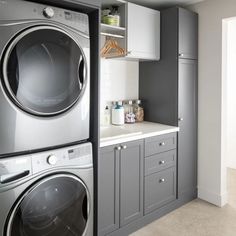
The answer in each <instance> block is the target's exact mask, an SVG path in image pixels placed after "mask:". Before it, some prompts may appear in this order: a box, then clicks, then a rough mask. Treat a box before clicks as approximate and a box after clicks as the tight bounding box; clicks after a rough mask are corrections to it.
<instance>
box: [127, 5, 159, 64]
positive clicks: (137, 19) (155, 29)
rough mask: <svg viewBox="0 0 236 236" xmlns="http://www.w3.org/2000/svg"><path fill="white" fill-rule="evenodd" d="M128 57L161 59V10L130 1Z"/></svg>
mask: <svg viewBox="0 0 236 236" xmlns="http://www.w3.org/2000/svg"><path fill="white" fill-rule="evenodd" d="M127 17H128V20H127V39H128V40H127V48H128V52H129V54H128V57H132V58H139V59H152V60H159V59H160V12H159V11H155V10H153V9H149V8H146V7H142V6H138V5H136V4H133V3H128V14H127Z"/></svg>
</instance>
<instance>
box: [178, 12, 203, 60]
mask: <svg viewBox="0 0 236 236" xmlns="http://www.w3.org/2000/svg"><path fill="white" fill-rule="evenodd" d="M197 48H198V15H197V14H196V13H194V12H191V11H188V10H185V9H183V8H179V57H180V58H188V59H197V57H198V55H197V54H198V50H197Z"/></svg>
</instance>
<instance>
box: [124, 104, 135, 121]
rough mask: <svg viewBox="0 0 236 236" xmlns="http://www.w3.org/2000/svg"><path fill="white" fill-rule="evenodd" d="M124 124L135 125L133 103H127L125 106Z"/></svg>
mask: <svg viewBox="0 0 236 236" xmlns="http://www.w3.org/2000/svg"><path fill="white" fill-rule="evenodd" d="M125 123H127V124H133V123H135V115H134V109H133V101H132V100H130V101H128V104H126V106H125Z"/></svg>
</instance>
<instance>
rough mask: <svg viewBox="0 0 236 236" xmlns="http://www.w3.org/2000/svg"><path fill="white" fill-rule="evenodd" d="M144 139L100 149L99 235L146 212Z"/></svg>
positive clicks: (111, 230)
mask: <svg viewBox="0 0 236 236" xmlns="http://www.w3.org/2000/svg"><path fill="white" fill-rule="evenodd" d="M143 157H144V153H143V140H138V141H134V142H128V143H124V144H120V145H116V146H109V147H104V148H101V151H100V157H99V160H98V235H107V234H109V233H111V232H113V231H115V230H116V229H118V228H120V227H123V226H125V225H127V224H129V223H130V222H132V221H134V220H136V219H138V218H139V217H142V215H143V162H144V161H143Z"/></svg>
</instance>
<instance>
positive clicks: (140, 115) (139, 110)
mask: <svg viewBox="0 0 236 236" xmlns="http://www.w3.org/2000/svg"><path fill="white" fill-rule="evenodd" d="M134 115H135V121H136V122H143V121H144V109H143V107H142V106H141V100H136V101H135V105H134Z"/></svg>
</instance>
